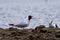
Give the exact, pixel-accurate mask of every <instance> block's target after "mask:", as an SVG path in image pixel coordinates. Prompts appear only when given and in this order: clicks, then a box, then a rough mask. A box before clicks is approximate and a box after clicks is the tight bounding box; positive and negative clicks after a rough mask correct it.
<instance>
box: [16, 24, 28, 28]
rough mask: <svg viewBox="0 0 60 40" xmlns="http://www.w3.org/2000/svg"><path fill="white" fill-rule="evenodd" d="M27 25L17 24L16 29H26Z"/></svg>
mask: <svg viewBox="0 0 60 40" xmlns="http://www.w3.org/2000/svg"><path fill="white" fill-rule="evenodd" d="M27 26H28V24H17V25H16V27H20V28H24V27H27Z"/></svg>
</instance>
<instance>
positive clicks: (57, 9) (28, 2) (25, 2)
mask: <svg viewBox="0 0 60 40" xmlns="http://www.w3.org/2000/svg"><path fill="white" fill-rule="evenodd" d="M28 15H32V16H34V17H35V18H36V19H32V20H31V22H30V24H29V27H28V28H35V27H36V26H38V25H40V24H44V25H46V26H48V23H49V22H50V21H51V20H53V24H57V25H58V26H60V0H0V28H9V27H10V26H9V25H8V24H9V23H19V22H21V21H24V20H25V19H26V18H27V16H28Z"/></svg>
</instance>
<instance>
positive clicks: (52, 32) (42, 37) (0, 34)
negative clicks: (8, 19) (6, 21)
mask: <svg viewBox="0 0 60 40" xmlns="http://www.w3.org/2000/svg"><path fill="white" fill-rule="evenodd" d="M0 40H60V28H46V27H45V26H44V25H39V26H37V27H36V28H35V29H23V30H21V29H17V28H13V27H10V28H8V29H2V28H0Z"/></svg>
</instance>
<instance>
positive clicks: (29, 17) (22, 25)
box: [9, 15, 33, 28]
mask: <svg viewBox="0 0 60 40" xmlns="http://www.w3.org/2000/svg"><path fill="white" fill-rule="evenodd" d="M31 19H33V18H32V16H31V15H29V16H28V21H27V23H26V22H21V23H19V24H9V25H10V26H15V27H20V28H25V27H27V26H28V25H29V23H30V20H31Z"/></svg>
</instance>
